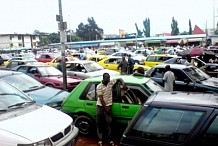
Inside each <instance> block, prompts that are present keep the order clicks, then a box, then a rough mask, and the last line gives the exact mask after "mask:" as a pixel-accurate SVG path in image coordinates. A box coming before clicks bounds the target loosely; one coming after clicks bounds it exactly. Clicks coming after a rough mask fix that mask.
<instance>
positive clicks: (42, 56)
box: [35, 52, 60, 63]
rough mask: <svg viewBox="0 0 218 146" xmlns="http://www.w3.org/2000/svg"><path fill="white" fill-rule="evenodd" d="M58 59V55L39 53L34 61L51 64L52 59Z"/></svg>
mask: <svg viewBox="0 0 218 146" xmlns="http://www.w3.org/2000/svg"><path fill="white" fill-rule="evenodd" d="M56 57H60V54H59V53H51V52H46V53H41V54H39V55H37V56H36V58H35V59H36V60H37V61H39V62H44V63H46V62H51V61H52V60H53V59H54V58H56Z"/></svg>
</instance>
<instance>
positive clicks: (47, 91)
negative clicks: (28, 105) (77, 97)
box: [26, 86, 70, 104]
mask: <svg viewBox="0 0 218 146" xmlns="http://www.w3.org/2000/svg"><path fill="white" fill-rule="evenodd" d="M26 93H27V94H28V95H29V96H30V97H32V98H33V99H34V100H35V101H38V102H39V103H41V104H47V103H51V102H58V101H63V100H64V99H65V98H66V97H68V95H69V94H70V93H69V92H67V91H64V90H60V89H56V88H52V87H48V86H44V87H43V88H40V89H37V90H31V91H28V92H26Z"/></svg>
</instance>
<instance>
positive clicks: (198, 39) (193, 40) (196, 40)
mask: <svg viewBox="0 0 218 146" xmlns="http://www.w3.org/2000/svg"><path fill="white" fill-rule="evenodd" d="M202 41H203V39H202V38H194V39H188V42H202Z"/></svg>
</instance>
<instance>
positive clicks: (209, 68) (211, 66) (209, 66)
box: [163, 56, 218, 77]
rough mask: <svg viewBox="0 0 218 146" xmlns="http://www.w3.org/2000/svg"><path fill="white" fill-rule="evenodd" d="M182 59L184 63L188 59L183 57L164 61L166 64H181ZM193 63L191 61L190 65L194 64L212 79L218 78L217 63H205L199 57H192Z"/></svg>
mask: <svg viewBox="0 0 218 146" xmlns="http://www.w3.org/2000/svg"><path fill="white" fill-rule="evenodd" d="M180 59H182V60H183V61H184V62H185V60H187V58H182V57H181V56H177V57H175V58H171V59H169V60H166V61H164V62H163V63H165V64H181V61H180ZM190 59H191V60H192V61H189V64H191V62H193V64H192V65H193V66H195V67H198V68H200V69H201V70H203V71H204V72H206V73H207V74H208V75H210V76H211V77H218V64H217V63H206V62H205V61H203V60H201V59H200V58H199V56H196V57H191V58H190Z"/></svg>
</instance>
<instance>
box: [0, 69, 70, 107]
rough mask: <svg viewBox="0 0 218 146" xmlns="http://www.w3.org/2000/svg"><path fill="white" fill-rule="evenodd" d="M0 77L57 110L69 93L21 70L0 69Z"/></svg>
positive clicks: (39, 101) (37, 100)
mask: <svg viewBox="0 0 218 146" xmlns="http://www.w3.org/2000/svg"><path fill="white" fill-rule="evenodd" d="M0 79H2V80H4V81H7V82H8V83H10V84H12V85H14V86H15V87H17V88H18V89H20V90H22V91H23V92H25V93H26V94H28V95H29V96H30V97H32V99H34V100H35V101H36V102H38V103H41V104H45V105H48V106H50V107H52V108H55V109H58V110H59V109H60V107H61V104H62V101H63V100H64V99H65V98H66V97H68V95H69V92H67V91H64V90H60V89H56V88H52V87H48V86H45V85H43V84H41V83H40V82H38V81H37V80H35V79H33V78H32V77H30V76H28V75H26V74H24V73H22V72H15V71H7V70H0Z"/></svg>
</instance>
